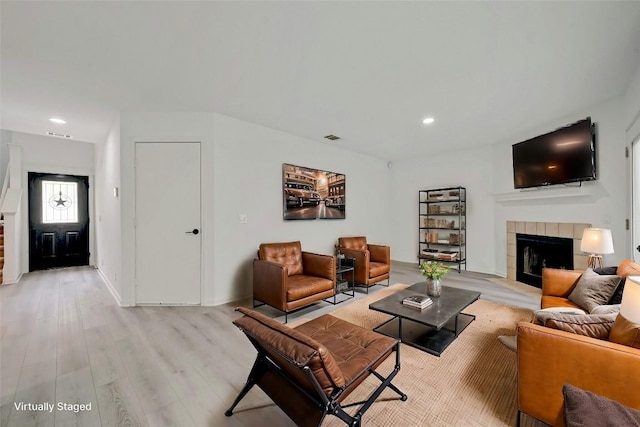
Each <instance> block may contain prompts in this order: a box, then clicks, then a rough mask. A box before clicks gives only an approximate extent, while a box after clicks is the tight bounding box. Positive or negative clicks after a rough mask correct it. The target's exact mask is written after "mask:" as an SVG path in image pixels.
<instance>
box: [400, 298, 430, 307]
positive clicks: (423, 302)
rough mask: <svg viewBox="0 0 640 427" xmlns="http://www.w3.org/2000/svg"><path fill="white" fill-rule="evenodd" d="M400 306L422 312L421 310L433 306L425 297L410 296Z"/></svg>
mask: <svg viewBox="0 0 640 427" xmlns="http://www.w3.org/2000/svg"><path fill="white" fill-rule="evenodd" d="M402 304H404V305H406V306H407V307H411V308H417V309H420V310H422V309H423V308H427V307H429V306H430V305H431V304H433V301H432V300H431V298H429V297H428V296H426V295H411V296H410V297H407V298H405V299H403V300H402Z"/></svg>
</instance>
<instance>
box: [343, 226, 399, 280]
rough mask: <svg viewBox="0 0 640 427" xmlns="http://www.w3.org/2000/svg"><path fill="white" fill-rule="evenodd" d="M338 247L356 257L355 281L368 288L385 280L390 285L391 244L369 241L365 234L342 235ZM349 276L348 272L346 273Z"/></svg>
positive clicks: (350, 256) (351, 256) (346, 253)
mask: <svg viewBox="0 0 640 427" xmlns="http://www.w3.org/2000/svg"><path fill="white" fill-rule="evenodd" d="M338 249H339V250H340V251H341V252H342V253H343V254H344V255H345V256H346V257H349V258H355V268H354V275H355V277H354V281H355V282H356V284H358V285H360V286H364V287H366V288H367V292H368V291H369V287H370V286H373V285H375V284H377V283H380V282H382V281H384V280H386V281H387V286H388V285H389V272H390V271H391V249H390V248H389V246H384V245H373V244H370V243H367V238H366V237H365V236H357V237H340V238H339V239H338ZM345 277H348V274H346V275H345Z"/></svg>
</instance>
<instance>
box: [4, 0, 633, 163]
mask: <svg viewBox="0 0 640 427" xmlns="http://www.w3.org/2000/svg"><path fill="white" fill-rule="evenodd" d="M0 13H1V20H2V27H1V36H2V39H1V49H2V51H1V54H2V56H1V63H0V66H1V69H0V70H1V75H0V84H1V86H0V90H1V92H0V95H1V113H2V116H1V119H2V122H1V123H0V125H1V126H2V128H3V129H9V130H16V131H21V132H29V133H36V134H42V133H44V132H46V131H48V130H52V131H61V132H64V133H70V134H72V135H74V138H75V139H77V140H82V141H89V142H100V141H102V140H103V139H104V137H105V135H106V133H107V131H108V129H109V127H110V126H111V124H112V122H113V120H114V118H115V117H116V116H117V114H118V112H119V111H130V110H136V111H138V110H139V111H217V112H220V113H223V114H227V115H230V116H234V117H237V118H240V119H244V120H247V121H251V122H254V123H259V124H262V125H265V126H269V127H272V128H276V129H281V130H284V131H287V132H290V133H293V134H297V135H301V136H304V137H307V138H310V139H312V140H315V141H318V142H320V143H326V144H338V145H340V146H343V147H344V148H347V149H349V150H354V151H358V152H363V153H368V154H370V155H373V156H376V157H379V158H382V159H389V160H395V159H400V158H406V157H411V156H416V155H422V154H425V153H427V152H428V151H433V150H445V149H451V148H463V147H469V146H472V145H474V144H487V143H492V142H496V141H503V140H505V139H506V138H509V137H511V136H513V135H516V134H518V133H521V132H523V131H524V130H527V129H532V128H534V127H535V126H540V125H542V124H545V123H549V122H552V121H554V120H558V118H560V117H565V116H567V115H570V114H572V113H574V112H576V111H580V110H583V109H584V108H586V107H589V106H592V105H596V104H598V103H600V102H602V101H604V100H607V99H610V98H612V97H615V96H618V95H621V94H623V93H624V91H625V89H626V88H627V86H628V84H629V82H630V79H631V77H632V75H633V72H634V71H635V70H636V69H637V67H638V66H639V64H640V60H639V58H640V55H639V51H640V2H639V1H628V2H610V1H603V2H576V1H572V2H504V1H501V2H397V1H388V2H340V1H338V2H324V1H300V2H206V1H205V2H187V1H178V2H111V1H109V2H71V1H69V2H48V1H47V2H22V1H21V2H11V1H2V2H1V3H0ZM429 115H433V116H434V117H435V118H436V122H435V123H434V124H433V125H431V126H425V125H423V124H422V119H423V118H424V117H426V116H429ZM52 116H59V117H62V118H64V119H66V120H67V121H68V124H67V125H54V124H53V123H50V122H49V121H48V118H49V117H52ZM578 118H579V117H578ZM549 130H552V129H549ZM328 134H335V135H339V136H341V137H342V138H343V139H342V140H341V141H340V142H337V143H330V142H326V140H324V139H323V138H322V137H323V136H324V135H328ZM532 136H533V135H532ZM514 142H517V141H514Z"/></svg>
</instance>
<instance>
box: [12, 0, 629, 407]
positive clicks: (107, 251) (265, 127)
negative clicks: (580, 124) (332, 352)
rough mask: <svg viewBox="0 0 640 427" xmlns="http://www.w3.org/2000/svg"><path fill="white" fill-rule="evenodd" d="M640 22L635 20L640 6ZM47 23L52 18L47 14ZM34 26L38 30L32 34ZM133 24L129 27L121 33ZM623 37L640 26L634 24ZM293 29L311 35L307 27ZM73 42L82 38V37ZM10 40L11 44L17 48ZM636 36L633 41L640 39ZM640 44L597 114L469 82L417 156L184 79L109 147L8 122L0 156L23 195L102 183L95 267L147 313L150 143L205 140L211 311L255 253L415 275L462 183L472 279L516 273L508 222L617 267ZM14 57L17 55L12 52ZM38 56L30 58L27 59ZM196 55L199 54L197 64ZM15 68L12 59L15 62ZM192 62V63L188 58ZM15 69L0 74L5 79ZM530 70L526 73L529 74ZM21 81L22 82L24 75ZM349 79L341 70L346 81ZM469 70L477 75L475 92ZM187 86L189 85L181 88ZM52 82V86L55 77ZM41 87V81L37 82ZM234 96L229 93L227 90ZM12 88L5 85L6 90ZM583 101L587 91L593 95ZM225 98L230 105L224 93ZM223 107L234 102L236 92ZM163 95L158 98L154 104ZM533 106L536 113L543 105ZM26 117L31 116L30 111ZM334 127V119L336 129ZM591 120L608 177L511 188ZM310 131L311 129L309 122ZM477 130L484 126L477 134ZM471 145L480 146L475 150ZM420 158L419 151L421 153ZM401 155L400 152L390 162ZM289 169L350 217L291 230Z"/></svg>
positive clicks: (113, 290) (114, 124)
mask: <svg viewBox="0 0 640 427" xmlns="http://www.w3.org/2000/svg"><path fill="white" fill-rule="evenodd" d="M8 3H11V2H8ZM13 7H16V11H17V12H15V13H17V15H16V16H18V17H24V16H26V15H29V13H30V11H29V9H28V8H29V6H24V7H25V8H26V9H25V10H21V9H20V8H19V7H18V6H13ZM66 7H70V6H68V5H67V6H66ZM7 10H8V11H9V12H11V9H9V8H7V9H5V6H3V18H2V19H3V24H4V22H5V20H10V19H11V18H12V17H14V15H11V14H10V13H7ZM633 10H634V13H636V16H637V9H633ZM242 13H246V11H243V12H242ZM23 14H24V15H23ZM68 16H73V14H69V15H68ZM39 19H44V18H43V17H42V16H41V15H39ZM37 21H38V19H34V21H31V20H26V21H22V22H27V23H29V22H31V23H33V22H37ZM14 22H20V21H19V20H18V21H14ZM376 22H377V23H378V24H379V22H378V21H376ZM14 25H15V24H14ZM86 25H88V24H86ZM122 25H123V26H126V24H124V23H123V24H122ZM297 25H299V26H302V24H297ZM625 25H631V24H629V23H628V22H626V21H625ZM3 27H4V25H3ZM5 28H13V27H11V26H9V27H5ZM297 29H298V30H299V31H302V29H301V28H297ZM85 30H87V29H86V28H85ZM5 31H9V30H5V29H3V33H5ZM292 31H293V30H292ZM70 33H73V32H72V31H71V30H70ZM11 34H12V33H8V36H11ZM18 34H20V33H18ZM46 34H47V33H46V32H45V33H43V35H40V37H42V38H46V37H45V36H46ZM635 34H636V36H637V34H638V31H636V32H635ZM3 37H4V34H3ZM282 37H284V36H282ZM34 38H36V37H35V36H34ZM10 40H12V44H11V46H13V47H15V46H17V42H16V41H15V40H14V39H11V38H10ZM376 40H378V39H376ZM635 40H636V43H635V45H634V46H635V50H630V51H629V52H626V53H625V54H627V55H629V56H631V57H633V58H635V59H634V61H635V64H636V66H635V68H634V69H633V70H632V71H631V72H628V73H627V68H628V66H627V62H625V66H624V67H622V66H621V68H624V69H625V72H624V73H623V76H620V78H622V77H625V78H624V84H623V83H619V84H620V85H621V86H620V87H619V86H617V85H614V84H613V83H611V84H610V86H607V85H606V84H603V86H605V87H610V88H611V89H610V91H609V92H606V91H603V90H602V89H600V91H599V92H598V96H597V97H595V96H594V97H588V96H586V97H583V98H581V99H587V100H588V102H586V103H584V104H582V105H579V106H575V105H574V104H572V103H570V102H567V101H566V100H565V99H555V98H553V97H549V98H547V105H548V108H549V110H550V111H553V113H552V115H551V116H549V115H535V114H534V112H533V111H530V108H529V109H527V108H523V109H517V108H513V110H517V112H514V111H512V108H511V107H512V106H511V105H508V104H499V105H497V106H495V107H494V106H493V103H492V101H491V99H490V97H488V96H487V93H486V92H485V91H481V90H480V88H478V90H477V93H476V92H474V91H472V90H470V88H469V86H467V85H464V86H463V87H464V91H465V94H466V95H465V96H466V97H467V98H468V104H467V105H465V107H464V108H460V110H449V111H448V114H449V117H445V116H443V115H440V114H438V112H434V113H433V114H434V115H436V121H435V123H434V124H433V128H432V129H429V128H428V127H423V126H424V125H422V123H421V120H422V117H421V116H420V114H423V111H422V110H420V111H416V112H413V114H414V115H415V116H416V117H415V119H416V120H415V121H416V123H411V126H414V125H416V128H417V129H416V130H412V131H411V132H414V133H421V134H422V135H423V137H424V139H425V140H429V142H431V143H432V146H431V147H430V148H429V147H426V148H425V147H421V146H420V144H418V145H417V146H413V147H407V146H406V145H404V146H401V144H400V143H399V142H397V141H396V140H394V138H393V133H389V134H385V135H384V138H382V139H383V141H380V140H379V139H378V140H377V142H378V148H375V147H369V149H368V148H367V137H368V136H372V135H370V133H371V131H369V130H366V131H363V133H362V134H361V135H360V136H359V137H357V138H356V137H351V138H350V136H351V135H349V134H348V133H342V132H340V128H339V126H338V125H339V124H340V123H341V122H342V121H348V118H342V119H338V120H335V121H327V122H328V123H331V125H332V126H333V127H332V128H330V129H328V128H326V126H325V124H324V123H317V124H315V125H314V131H316V134H317V136H316V137H315V138H312V137H309V136H300V135H301V132H298V131H297V130H296V129H294V130H291V129H289V128H287V126H284V125H280V123H281V122H282V120H281V118H278V117H277V113H273V115H274V116H275V117H271V121H267V120H264V118H263V117H262V118H261V120H257V119H252V117H251V116H249V115H243V114H239V113H238V114H234V113H236V112H237V111H238V110H234V108H233V105H231V106H228V105H227V109H226V110H222V109H221V110H216V109H209V108H199V107H202V106H207V105H208V104H206V103H203V102H201V101H200V100H198V97H197V96H195V97H194V99H196V101H194V102H193V103H192V104H187V105H185V104H182V103H181V101H180V98H181V94H180V88H181V87H182V86H183V84H184V82H183V81H182V80H181V81H176V82H175V88H171V89H169V88H164V87H156V88H155V89H156V90H157V93H163V92H162V91H163V89H166V90H167V94H165V95H166V97H167V99H171V101H172V102H174V105H175V108H174V109H171V110H166V109H159V110H155V109H153V108H149V109H142V110H140V109H137V108H135V109H131V108H128V107H127V106H124V107H122V108H121V109H120V110H119V111H118V113H117V115H116V117H115V118H114V120H112V121H111V122H110V123H109V127H108V129H107V132H105V133H106V136H104V135H103V136H102V138H97V140H96V141H91V142H84V141H85V140H86V139H79V140H76V141H66V140H62V139H58V138H52V137H45V136H42V135H41V134H42V132H36V131H35V130H33V131H31V130H29V129H30V128H28V127H27V126H22V125H19V124H20V123H19V121H15V120H14V119H11V117H9V118H8V119H7V118H6V117H5V118H3V128H2V129H3V130H2V146H3V150H2V151H0V153H2V155H3V157H4V158H3V159H2V160H3V161H4V160H5V159H6V157H5V150H4V149H5V147H6V146H8V145H13V146H19V147H21V150H22V160H23V164H24V167H25V169H24V177H22V178H21V180H22V187H23V188H27V185H26V172H27V171H32V170H35V169H37V168H40V167H43V166H44V167H46V168H47V169H48V170H47V171H48V172H52V173H71V174H72V173H81V174H86V175H89V176H91V177H92V180H93V182H92V185H91V186H90V189H89V191H90V195H91V197H92V198H93V200H94V212H93V220H92V225H93V227H94V228H93V235H94V239H93V240H92V242H91V244H92V250H91V254H92V255H91V256H92V262H91V264H92V265H95V266H96V268H97V269H98V270H99V272H100V275H101V276H102V278H103V279H104V281H105V283H106V286H107V287H108V290H109V292H110V294H111V296H112V297H113V299H114V300H115V301H116V302H117V304H118V305H119V306H122V307H130V306H134V305H136V288H135V283H136V252H135V251H136V245H135V236H136V228H135V222H134V221H135V217H136V193H135V189H136V181H135V176H136V175H135V174H136V169H135V155H136V151H135V150H136V148H135V147H136V144H137V143H144V142H162V141H174V142H187V141H199V142H200V146H201V165H202V169H201V176H202V180H201V185H202V186H201V195H202V198H201V201H202V217H201V223H200V229H201V230H202V233H201V234H200V238H201V245H202V246H201V247H202V263H201V268H202V273H201V278H202V279H201V300H200V303H201V305H203V306H218V305H222V304H226V303H230V302H234V301H239V300H243V299H247V298H249V297H251V295H252V261H253V259H254V258H255V256H256V250H257V248H258V245H259V244H260V243H265V242H285V241H295V240H300V241H301V242H302V246H303V248H304V250H307V251H311V252H317V253H323V254H334V252H335V244H336V240H337V238H338V237H340V236H348V235H364V236H367V238H368V240H369V241H370V242H374V243H382V244H387V245H389V246H390V247H391V256H392V260H393V261H394V262H396V263H398V264H401V265H402V266H403V267H407V266H409V265H411V266H412V267H416V268H415V271H416V272H417V271H418V270H417V263H416V261H417V259H416V250H417V247H418V233H417V230H416V228H417V224H418V214H417V211H418V210H417V196H418V191H419V190H424V189H430V188H439V187H448V186H458V185H459V186H463V187H465V188H466V189H467V200H468V212H467V219H466V221H467V229H468V236H467V240H468V241H467V259H468V262H467V266H466V267H467V269H468V270H469V271H472V272H479V273H486V274H492V275H497V276H500V277H506V276H507V273H508V271H507V270H508V268H507V222H508V221H522V222H535V223H541V222H549V223H587V224H591V225H592V226H594V227H602V228H607V229H610V230H611V232H612V236H613V241H614V244H615V252H614V253H613V254H607V255H605V258H604V260H605V265H615V264H617V263H618V262H619V261H621V260H623V259H632V258H633V257H634V250H633V246H634V240H633V238H632V234H631V232H630V231H629V230H628V228H627V226H626V221H627V220H631V218H632V217H631V212H632V211H631V197H632V186H631V161H630V159H629V158H627V157H625V149H626V148H630V147H631V145H632V143H633V142H634V141H635V139H636V138H637V136H638V135H639V134H640V120H638V113H639V112H640V67H639V66H638V64H639V63H640V62H639V61H638V43H637V40H638V39H637V37H636V39H635ZM380 41H381V40H378V42H380ZM13 43H16V44H13ZM34 43H35V42H34ZM603 44H604V45H606V43H603ZM199 48H203V47H202V46H199ZM273 49H275V48H273ZM16 50H19V49H17V48H16V49H15V50H13V51H9V52H8V53H9V54H11V52H15V51H16ZM27 50H28V49H27V48H26V47H25V51H27ZM586 50H587V51H588V49H586ZM267 51H269V50H267ZM603 51H606V49H604V48H602V47H601V49H600V52H603ZM191 53H193V54H194V55H200V53H199V52H197V53H194V52H191ZM231 56H232V55H231ZM6 57H7V58H15V53H14V56H11V55H9V56H6ZM4 58H5V52H4V50H3V62H4V61H5V59H4ZM381 62H383V61H381ZM471 62H472V61H471V60H470V63H471ZM603 62H606V61H603ZM631 62H633V61H631ZM4 63H5V64H9V63H10V62H4ZM185 63H187V64H188V61H185ZM163 65H166V64H163ZM367 65H371V64H367ZM376 65H379V64H377V63H376ZM112 66H113V67H114V68H118V69H119V68H120V67H121V66H122V64H121V63H119V62H118V61H116V60H115V59H113V64H112ZM5 67H6V65H4V64H3V71H4V70H5ZM522 67H523V68H526V66H525V65H522ZM516 68H517V67H516ZM532 68H533V67H532ZM551 68H552V67H551ZM18 69H19V68H16V69H13V70H10V71H11V72H13V73H15V72H16V70H18ZM385 70H387V69H385ZM340 71H341V70H340V69H338V70H336V69H331V72H334V73H339V72H340ZM359 71H363V70H362V69H359ZM268 73H269V74H270V75H271V77H272V78H274V79H275V74H276V73H275V72H274V71H273V70H272V69H269V70H268ZM594 73H596V71H594ZM472 74H473V73H467V74H465V75H466V76H467V78H468V79H470V80H472ZM627 74H628V76H627ZM616 77H618V76H617V75H616ZM187 78H188V77H183V79H185V80H186V79H187ZM384 78H385V81H386V82H389V86H390V87H392V86H393V85H394V84H395V83H393V82H395V79H396V78H397V79H402V77H395V76H392V75H389V74H384ZM40 79H42V80H46V77H40ZM608 79H609V75H606V74H605V75H598V78H597V79H596V80H600V81H607V80H608ZM611 79H612V80H616V79H613V78H611ZM34 81H37V79H36V78H35V77H34ZM336 81H338V82H340V79H339V78H337V79H336ZM95 83H96V82H92V84H95ZM243 83H245V84H247V85H250V79H249V78H248V77H245V81H244V82H243ZM503 83H504V84H511V85H513V86H514V87H513V88H512V92H513V95H512V102H513V106H518V105H520V104H522V103H526V102H525V101H524V100H526V99H527V96H531V97H532V98H534V95H535V94H534V93H530V91H529V90H528V89H527V85H526V82H525V81H519V82H515V83H514V82H507V81H505V82H503ZM552 83H553V84H558V82H555V81H554V82H550V83H549V84H552ZM234 84H235V83H234ZM460 84H462V83H460ZM567 84H568V82H567ZM5 86H6V85H5ZM167 86H172V85H171V84H168V85H167ZM230 86H233V84H231V83H230ZM345 86H346V85H345ZM340 87H341V89H342V90H343V91H344V92H348V88H346V87H344V86H342V84H341V85H340ZM403 88H404V87H403ZM145 89H146V90H147V93H154V92H151V90H150V89H151V88H148V87H147V88H145ZM324 89H326V88H324ZM404 89H405V90H406V88H404ZM4 90H8V89H5V88H3V91H4ZM16 90H17V89H16ZM113 90H114V91H118V90H119V89H118V88H113ZM189 90H193V89H192V88H189ZM386 91H389V92H392V89H384V90H382V91H381V92H380V93H379V94H377V95H376V96H373V95H365V94H363V93H361V92H360V91H358V90H354V92H353V93H352V94H350V96H347V97H345V99H349V97H354V98H356V97H360V98H362V99H364V100H365V101H366V102H369V103H370V102H372V100H379V99H384V95H385V93H386ZM61 92H63V90H61ZM255 92H256V98H258V99H259V101H260V102H256V106H255V108H256V109H261V110H269V105H268V104H267V103H266V102H265V99H264V98H263V97H262V92H261V90H260V89H258V88H255ZM291 92H296V93H298V92H300V93H301V95H299V96H303V95H302V94H305V95H306V96H308V97H313V96H314V95H316V96H317V97H318V99H325V97H329V95H326V94H324V93H322V91H321V90H320V89H318V90H316V89H314V87H313V86H311V85H310V87H308V88H298V87H296V88H295V89H291ZM584 92H589V89H585V90H584ZM604 92H606V93H604ZM331 93H332V94H333V92H331ZM190 94H191V93H190ZM191 95H193V94H191ZM196 95H197V94H196ZM210 95H211V94H210V93H208V94H207V96H210ZM216 95H218V96H220V97H224V96H225V94H224V93H216ZM227 95H228V96H229V97H230V98H232V97H233V95H232V94H231V95H229V94H227ZM569 95H570V94H564V95H563V96H569ZM581 95H582V94H581ZM153 96H159V95H156V93H154V95H153ZM296 96H297V95H292V94H291V93H287V94H286V96H284V95H283V97H284V100H278V99H274V98H272V99H271V101H272V102H273V103H274V104H278V103H287V102H292V101H291V100H292V99H295V98H296ZM576 97H577V95H576ZM535 99H536V101H537V102H540V100H539V99H538V98H535ZM243 101H244V102H247V103H249V102H250V101H251V99H244V98H239V99H238V101H237V102H238V103H241V102H243ZM363 102H364V101H363ZM329 104H330V102H327V105H329ZM484 104H491V105H492V107H491V108H487V109H488V110H491V115H493V118H492V119H491V120H490V121H486V122H485V124H483V125H482V126H477V127H472V128H468V129H464V130H463V131H462V133H457V134H456V137H455V138H451V139H449V138H446V135H442V134H438V137H439V138H440V139H437V138H433V137H431V136H428V135H429V132H430V131H431V130H433V129H437V127H438V126H445V125H446V124H447V122H448V126H450V128H449V129H452V128H455V127H458V126H457V125H456V123H457V122H458V121H459V122H460V123H466V120H467V119H468V117H469V116H473V115H474V114H475V111H476V110H477V109H478V108H479V107H480V106H482V105H484ZM25 105H28V106H29V108H34V107H33V106H32V105H31V104H30V103H28V102H26V104H25ZM461 105H462V104H461ZM537 105H538V106H540V105H543V106H544V104H537ZM3 108H5V107H3ZM274 108H275V107H274ZM398 108H401V107H398ZM402 108H406V107H402ZM422 108H426V109H430V108H434V107H428V106H427V107H424V106H423V107H422ZM34 109H35V108H34ZM318 109H322V108H321V107H318ZM278 111H281V110H278ZM385 111H386V110H385ZM47 114H49V113H47ZM50 114H53V113H50ZM96 114H97V115H98V112H96ZM485 114H486V115H485V117H490V115H488V114H487V113H486V112H485ZM3 115H4V110H3ZM330 116H331V114H329V115H327V117H326V118H329V117H330ZM374 117H375V119H373V120H372V121H381V118H380V117H378V116H374ZM532 117H535V118H533V119H532ZM540 117H543V119H540ZM585 117H591V118H592V120H593V121H594V123H596V128H597V144H596V151H597V174H598V177H597V180H595V181H593V182H585V183H583V184H582V186H581V187H570V186H568V187H554V188H542V189H536V190H532V191H526V192H522V191H517V190H514V187H513V169H512V159H511V146H512V145H513V144H515V143H518V142H520V141H524V140H526V139H529V138H532V137H535V136H537V135H540V134H543V133H546V132H550V131H552V130H554V129H557V128H559V127H562V126H565V125H567V124H570V123H573V122H575V121H577V120H580V119H583V118H585ZM299 119H300V121H302V118H299ZM356 119H357V121H358V124H359V125H361V126H362V127H365V126H366V124H367V120H364V119H363V118H362V116H357V117H356V118H355V119H354V120H356ZM7 120H14V121H7ZM45 120H46V119H45ZM307 120H309V119H308V118H307ZM407 120H408V119H407ZM411 120H413V119H411ZM505 122H508V123H511V124H513V123H517V126H511V125H510V127H508V128H507V129H508V131H507V132H497V133H495V134H494V133H493V130H491V129H490V128H500V127H502V126H503V125H504V123H505ZM282 123H284V122H282ZM474 123H475V124H476V125H477V122H474ZM452 124H453V125H452ZM336 129H337V130H336ZM411 132H409V133H411ZM36 133H38V134H36ZM329 133H336V134H338V135H341V136H343V140H341V141H340V140H339V141H337V142H328V141H325V140H323V138H322V137H323V136H324V135H325V134H329ZM488 134H491V135H492V136H493V135H499V136H498V137H495V139H491V138H488V137H487V135H488ZM402 135H405V134H402ZM424 135H427V136H424ZM398 139H402V138H398ZM475 139H478V141H480V143H477V144H475V143H470V142H468V141H470V140H475ZM353 140H356V141H353ZM372 145H373V144H372ZM422 145H426V144H422ZM414 149H415V153H416V154H415V155H414V154H412V153H413V150H414ZM376 150H380V151H376ZM394 151H397V152H398V153H402V155H400V154H398V155H395V154H392V155H389V153H394ZM381 153H382V154H381ZM283 163H289V164H294V165H300V166H305V167H312V168H317V169H321V170H329V171H335V172H340V173H343V174H345V176H346V189H347V190H346V191H347V206H346V219H344V220H316V221H284V220H283V200H282V165H283ZM0 164H2V162H0ZM5 170H6V166H5V167H4V168H3V170H0V172H2V173H1V175H0V179H4V175H5V174H4V172H5ZM175 197H176V195H172V194H169V195H168V199H171V200H170V201H168V202H167V203H168V205H169V206H168V207H167V209H173V208H174V205H173V204H175V205H177V206H179V201H180V200H179V196H178V197H177V199H178V200H175ZM175 209H177V208H175ZM22 214H23V221H22V223H23V225H24V224H27V220H26V218H27V217H26V215H27V213H26V210H24V211H23V212H22ZM241 216H243V217H245V218H246V222H242V221H240V217H241ZM20 236H21V240H22V244H21V245H20V256H19V258H20V274H26V273H28V271H29V262H28V233H27V231H26V226H25V228H24V229H23V230H21V234H20ZM165 268H168V267H165ZM26 275H27V276H28V274H26ZM3 403H4V402H3Z"/></svg>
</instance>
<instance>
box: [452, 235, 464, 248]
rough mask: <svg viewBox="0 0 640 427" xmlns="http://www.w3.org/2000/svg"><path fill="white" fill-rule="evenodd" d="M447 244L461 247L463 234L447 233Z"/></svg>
mask: <svg viewBox="0 0 640 427" xmlns="http://www.w3.org/2000/svg"><path fill="white" fill-rule="evenodd" d="M449 244H450V245H463V244H464V234H458V233H449Z"/></svg>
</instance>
